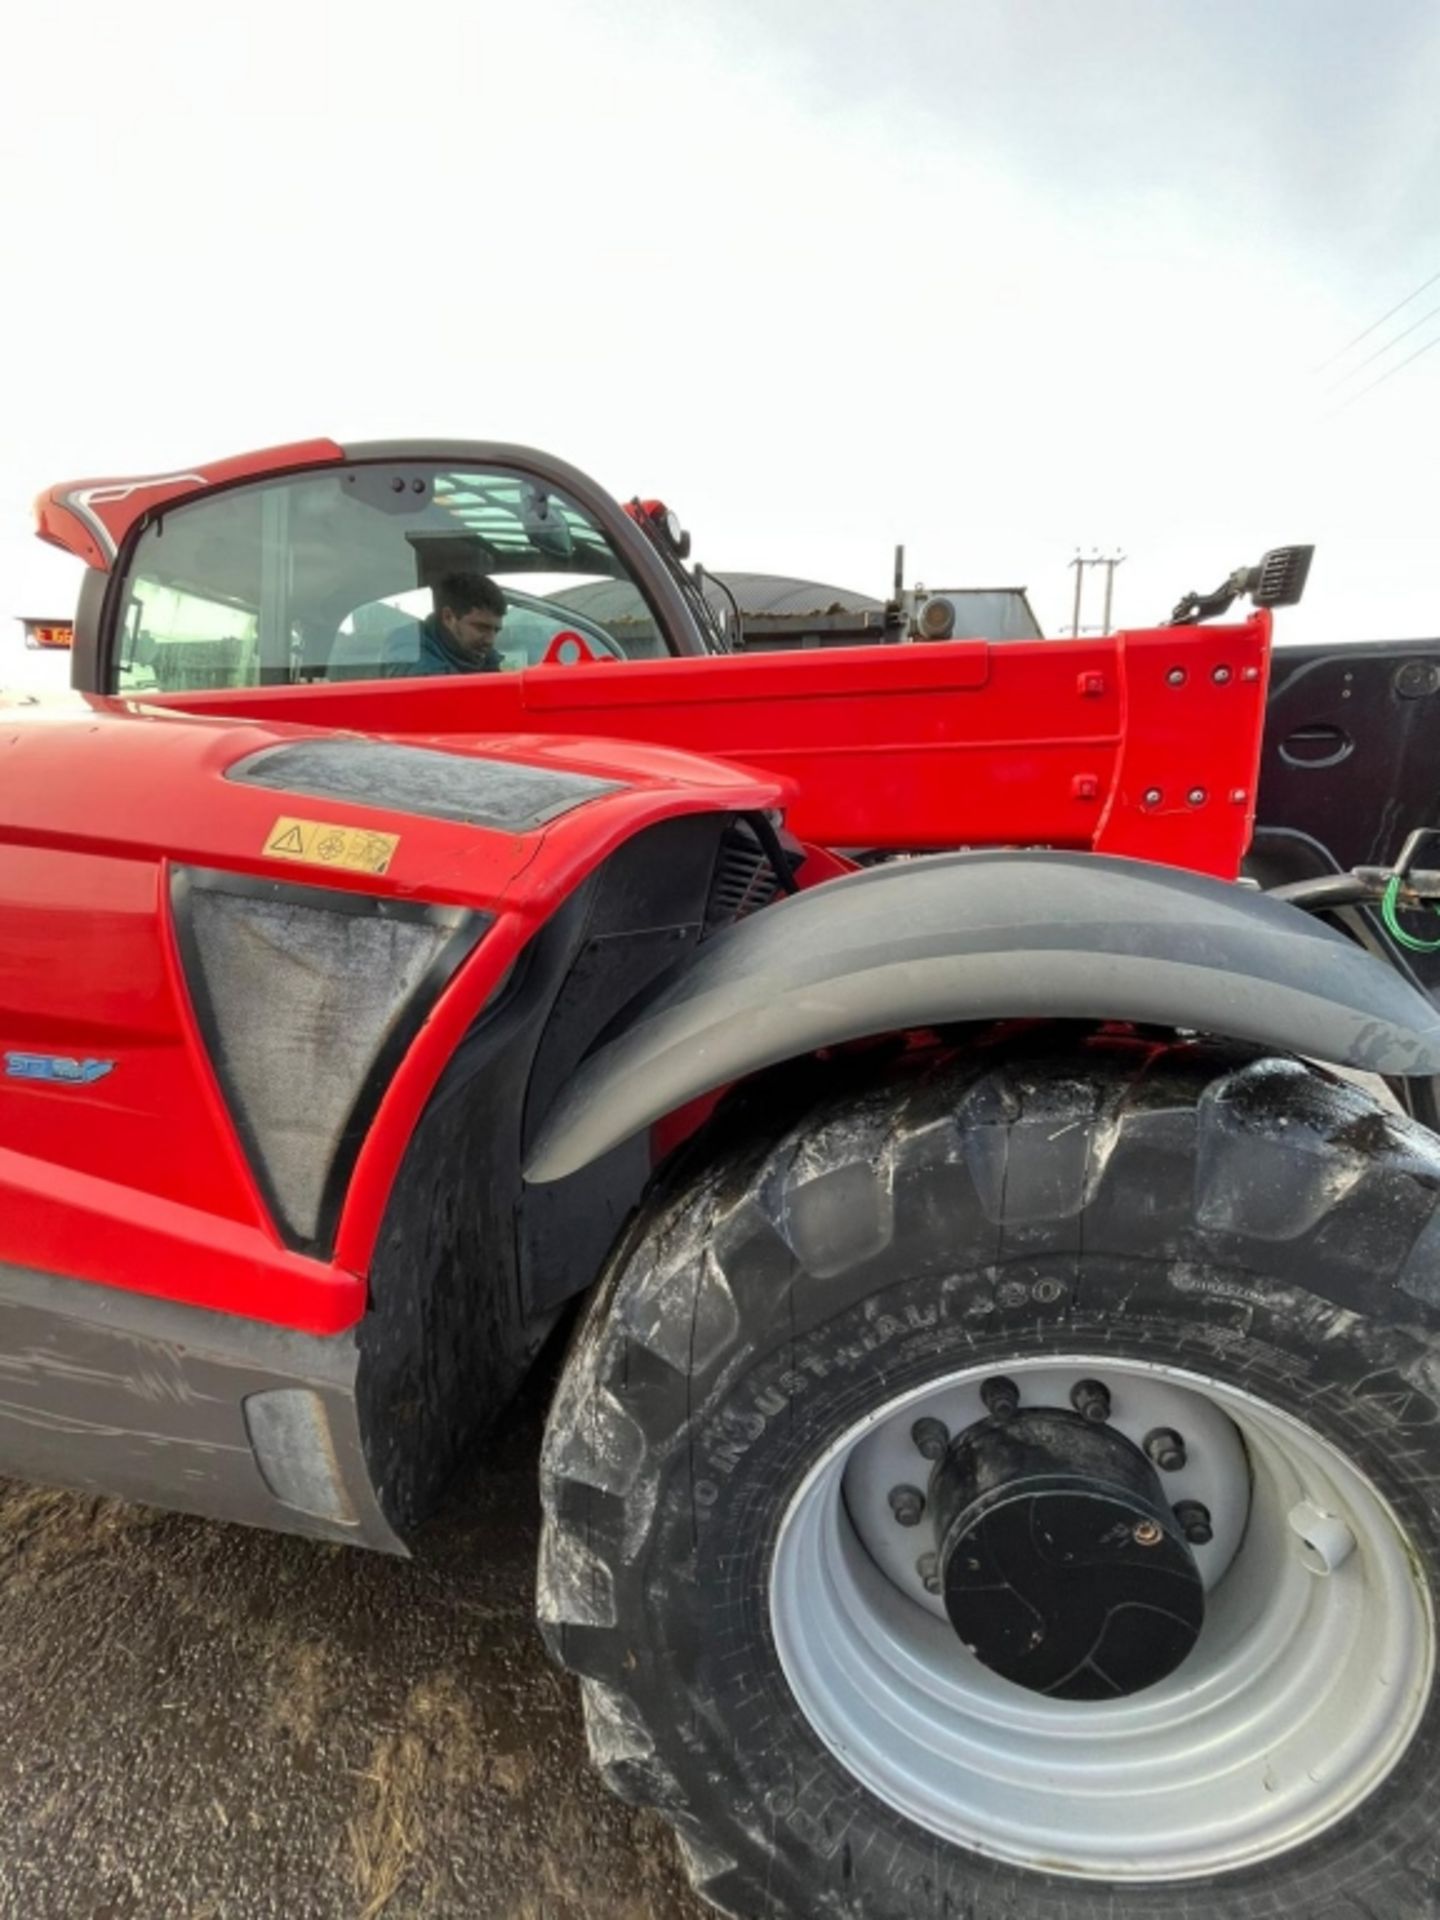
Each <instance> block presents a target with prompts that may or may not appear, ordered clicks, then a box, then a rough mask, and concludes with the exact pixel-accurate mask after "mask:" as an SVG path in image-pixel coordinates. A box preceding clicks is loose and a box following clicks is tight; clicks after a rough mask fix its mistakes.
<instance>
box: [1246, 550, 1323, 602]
mask: <svg viewBox="0 0 1440 1920" xmlns="http://www.w3.org/2000/svg"><path fill="white" fill-rule="evenodd" d="M1314 558H1315V549H1314V547H1272V548H1271V549H1270V551H1269V553H1267V554H1266V555H1265V557H1264V559H1263V560H1262V561H1261V562H1260V564H1259V566H1258V567H1252V568H1251V569H1250V583H1249V584H1250V598H1251V599H1252V600H1253V601H1254V602H1255V604H1256V606H1257V607H1298V606H1299V604H1300V596H1301V595H1302V594H1303V593H1304V591H1305V582H1306V580H1307V579H1308V578H1309V576H1310V562H1311V561H1312V560H1313V559H1314Z"/></svg>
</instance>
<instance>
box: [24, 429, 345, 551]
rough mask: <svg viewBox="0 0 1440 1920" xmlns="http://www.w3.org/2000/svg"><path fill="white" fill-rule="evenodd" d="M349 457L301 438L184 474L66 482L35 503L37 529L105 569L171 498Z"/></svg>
mask: <svg viewBox="0 0 1440 1920" xmlns="http://www.w3.org/2000/svg"><path fill="white" fill-rule="evenodd" d="M344 458H345V454H344V450H343V448H340V447H337V446H336V444H335V442H334V441H333V440H297V441H294V442H293V443H292V444H291V445H289V446H284V447H266V448H264V449H263V450H262V451H261V452H259V453H242V454H237V455H236V456H235V457H234V458H233V459H229V460H212V461H210V462H209V463H208V464H207V465H205V466H203V467H191V468H189V469H188V470H187V471H186V472H184V473H154V474H147V475H145V476H144V477H143V478H140V479H131V480H116V479H109V480H62V481H61V482H60V484H59V485H58V486H54V487H47V488H46V489H45V491H44V493H42V494H40V495H39V496H38V497H37V498H36V501H35V531H36V533H37V534H38V535H39V537H40V538H41V539H42V540H47V541H48V542H49V543H50V545H51V546H52V547H63V548H64V550H65V551H66V552H67V553H73V554H74V555H75V557H76V559H77V560H83V561H84V562H85V564H86V566H87V567H96V568H98V569H99V570H100V571H101V572H105V571H107V570H108V569H109V566H110V563H111V561H112V560H113V559H114V558H115V554H116V551H117V550H118V548H119V547H120V546H121V544H122V543H123V541H124V539H125V536H126V534H128V533H129V531H130V529H131V528H132V527H133V526H134V525H135V523H136V521H137V520H139V519H140V517H141V516H142V515H143V514H146V513H150V512H151V511H153V509H154V508H156V507H160V506H164V504H165V503H166V502H167V501H169V500H179V499H182V498H183V497H184V496H185V495H186V494H189V493H201V492H203V491H204V490H205V489H206V488H208V487H223V486H230V485H232V484H233V483H234V482H235V481H237V480H258V479H260V478H262V477H263V476H264V475H265V474H267V473H291V472H294V471H295V470H296V469H298V468H301V467H323V466H330V465H332V464H334V463H335V462H337V461H341V460H343V459H344Z"/></svg>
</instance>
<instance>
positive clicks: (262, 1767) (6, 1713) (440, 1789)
mask: <svg viewBox="0 0 1440 1920" xmlns="http://www.w3.org/2000/svg"><path fill="white" fill-rule="evenodd" d="M539 1433H540V1411H539V1402H538V1397H535V1398H533V1399H532V1401H531V1403H530V1404H528V1405H526V1406H523V1407H522V1408H521V1409H520V1410H519V1411H518V1413H517V1414H516V1415H515V1416H514V1417H513V1418H512V1419H511V1420H510V1421H509V1422H508V1423H507V1426H506V1429H505V1431H504V1432H503V1434H502V1435H500V1436H499V1437H498V1438H493V1439H492V1440H491V1442H490V1443H489V1445H488V1447H487V1448H486V1449H485V1458H484V1463H483V1466H481V1465H480V1464H478V1463H477V1465H476V1467H475V1469H474V1470H473V1471H471V1472H470V1473H468V1474H467V1475H465V1476H462V1480H461V1483H460V1484H458V1485H457V1486H456V1487H455V1489H454V1491H453V1493H452V1496H451V1499H450V1501H449V1503H448V1505H447V1509H446V1511H445V1513H444V1514H443V1515H442V1516H441V1518H440V1519H439V1520H438V1521H437V1522H436V1523H435V1525H434V1526H433V1527H432V1528H431V1529H430V1531H429V1533H428V1535H427V1537H426V1538H425V1540H424V1541H423V1543H421V1551H419V1552H418V1553H417V1556H416V1558H415V1559H414V1560H413V1561H410V1562H405V1561H399V1560H389V1559H384V1558H381V1557H380V1556H378V1555H372V1554H366V1553H360V1552H356V1551H353V1550H350V1549H346V1548H336V1547H329V1546H321V1545H316V1544H314V1543H312V1542H308V1541H302V1540H294V1539H289V1538H286V1537H282V1536H280V1535H272V1534H263V1533H252V1532H250V1531H249V1530H247V1529H245V1528H240V1527H221V1526H214V1525H210V1524H208V1523H205V1522H203V1521H197V1520H191V1519H186V1518H183V1517H178V1516H175V1515H171V1514H162V1513H156V1512H153V1511H151V1510H149V1509H142V1508H137V1507H127V1506H122V1505H119V1504H118V1503H116V1502H113V1501H106V1500H93V1499H85V1498H81V1497H78V1496H75V1495H71V1494H63V1493H54V1492H50V1491H46V1490H41V1489H36V1488H33V1487H26V1486H21V1485H18V1484H16V1483H13V1482H4V1481H0V1831H3V1836H4V1837H3V1840H0V1915H3V1916H4V1920H10V1916H15V1917H16V1920H62V1917H63V1920H172V1916H173V1920H271V1917H272V1916H274V1920H281V1917H282V1916H283V1920H379V1917H380V1916H382V1915H383V1916H384V1920H468V1917H469V1916H479V1917H480V1920H582V1916H583V1920H703V1916H705V1915H706V1914H707V1913H708V1912H709V1909H706V1908H703V1907H701V1906H700V1905H699V1904H698V1903H697V1902H695V1901H694V1900H693V1899H691V1898H690V1897H689V1895H688V1893H687V1892H686V1890H685V1886H684V1882H683V1876H682V1875H681V1873H680V1870H679V1868H678V1866H677V1864H676V1861H675V1857H674V1853H673V1849H672V1846H671V1842H670V1839H669V1835H668V1830H667V1829H665V1828H664V1827H662V1826H661V1825H660V1823H659V1822H658V1821H656V1820H654V1819H653V1818H652V1817H651V1816H649V1815H645V1814H638V1813H635V1812H633V1811H632V1810H631V1809H629V1808H627V1807H624V1806H621V1805H620V1804H619V1803H618V1802H616V1801H614V1800H612V1799H611V1798H610V1797H609V1796H608V1795H607V1794H605V1793H604V1792H603V1791H602V1790H601V1789H600V1787H599V1786H598V1784H597V1783H596V1782H595V1781H594V1780H593V1779H592V1778H591V1776H590V1773H589V1771H588V1769H587V1766H586V1763H585V1755H584V1741H583V1737H582V1735H581V1731H580V1714H579V1707H578V1703H577V1700H576V1698H575V1693H574V1689H573V1686H572V1685H571V1683H570V1682H569V1681H567V1680H566V1679H564V1678H563V1677H562V1676H561V1675H559V1674H558V1673H556V1672H555V1671H554V1670H553V1669H552V1668H551V1667H550V1666H549V1664H548V1662H547V1660H546V1658H545V1654H544V1651H543V1649H542V1647H541V1645H540V1641H539V1638H538V1635H537V1634H536V1632H535V1629H534V1627H533V1625H532V1623H531V1586H532V1570H533V1565H534V1555H535V1541H536V1533H537V1527H538V1513H537V1502H536V1495H535V1458H536V1450H537V1447H538V1445H539Z"/></svg>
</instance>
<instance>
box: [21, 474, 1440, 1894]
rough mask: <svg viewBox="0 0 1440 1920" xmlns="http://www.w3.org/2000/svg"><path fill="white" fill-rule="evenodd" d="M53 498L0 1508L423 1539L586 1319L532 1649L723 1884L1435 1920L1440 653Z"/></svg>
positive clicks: (47, 525)
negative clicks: (722, 594)
mask: <svg viewBox="0 0 1440 1920" xmlns="http://www.w3.org/2000/svg"><path fill="white" fill-rule="evenodd" d="M38 512H39V521H40V531H41V533H42V534H43V536H44V537H46V538H47V539H49V540H51V541H54V542H57V543H58V544H59V545H61V546H63V547H66V548H68V549H69V550H71V551H72V552H73V553H75V554H76V555H77V556H78V557H79V559H80V560H81V561H82V562H83V563H84V566H85V574H84V580H83V585H82V587H81V590H80V595H79V605H78V612H77V618H76V624H75V636H74V652H73V665H74V676H75V684H76V686H77V687H79V688H80V689H81V690H82V692H83V693H84V694H85V696H86V697H85V699H84V701H83V703H78V704H77V705H75V706H74V707H72V708H67V709H64V710H59V709H52V710H45V709H35V710H17V711H15V712H7V714H6V715H5V717H4V724H3V727H0V942H3V944H0V1050H3V1061H4V1071H3V1075H0V1367H3V1372H4V1380H5V1386H4V1392H3V1401H0V1408H3V1417H0V1469H3V1470H4V1471H6V1472H9V1473H13V1474H17V1475H20V1476H22V1477H31V1478H33V1479H35V1480H38V1481H45V1482H54V1483H58V1484H62V1485H69V1486H72V1487H79V1488H83V1489H87V1490H90V1491H96V1492H109V1493H114V1494H119V1495H122V1496H125V1497H127V1498H131V1499H134V1500H139V1501H151V1502H155V1503H157V1504H160V1505H162V1506H169V1507H173V1508H178V1509H183V1510H186V1511H188V1512H192V1513H199V1514H205V1515H212V1516H215V1517H217V1518H220V1519H226V1520H237V1521H244V1522H248V1523H251V1524H257V1525H262V1526H269V1527H278V1528H286V1529H290V1530H293V1531H296V1532H300V1533H306V1534H311V1535H313V1536H315V1537H317V1538H318V1539H321V1540H326V1541H351V1542H354V1543H356V1544H358V1545H362V1546H368V1547H372V1548H378V1549H381V1550H385V1551H390V1552H403V1551H406V1542H407V1540H409V1539H410V1538H411V1537H413V1536H414V1534H415V1532H416V1529H417V1528H418V1527H419V1526H420V1523H421V1522H422V1521H423V1520H424V1518H425V1516H426V1514H427V1512H428V1511H429V1510H430V1508H431V1507H432V1505H433V1504H434V1501H435V1499H436V1497H437V1494H438V1493H439V1491H440V1489H441V1488H442V1486H443V1485H444V1483H445V1481H446V1479H447V1476H448V1475H449V1474H450V1472H451V1470H452V1468H453V1466H454V1464H455V1462H456V1460H457V1458H458V1456H459V1455H460V1454H461V1453H462V1452H463V1451H464V1450H465V1449H466V1448H467V1447H468V1446H470V1445H471V1443H472V1442H473V1441H474V1439H475V1437H476V1435H477V1434H478V1433H479V1432H480V1431H481V1430H482V1429H483V1428H484V1427H485V1426H486V1425H487V1424H488V1423H491V1422H493V1421H494V1420H496V1419H497V1418H498V1417H500V1416H502V1415H503V1412H504V1409H505V1407H506V1405H507V1403H508V1402H509V1401H510V1399H511V1397H512V1396H513V1394H514V1393H515V1390H516V1388H517V1386H518V1385H519V1383H520V1382H521V1380H522V1379H523V1377H524V1376H525V1374H526V1372H527V1369H528V1368H529V1367H530V1366H531V1364H532V1362H533V1360H534V1359H535V1356H536V1355H537V1353H539V1351H540V1350H541V1348H542V1346H543V1345H544V1344H545V1343H546V1342H547V1340H548V1339H549V1338H550V1337H551V1336H552V1334H554V1333H555V1332H556V1330H557V1329H558V1328H560V1327H561V1326H562V1325H563V1324H565V1323H566V1322H573V1337H572V1343H571V1346H570V1350H569V1357H568V1360H567V1361H566V1363H565V1367H564V1371H563V1374H562V1376H561V1378H560V1383H559V1386H558V1388H557V1390H556V1393H555V1397H554V1401H553V1405H552V1408H551V1411H550V1416H549V1422H548V1429H547V1434H546V1439H545V1443H544V1450H543V1457H542V1461H541V1478H542V1485H543V1497H544V1505H545V1525H544V1537H543V1545H542V1551H541V1559H540V1566H539V1571H538V1582H537V1586H538V1614H539V1620H540V1625H541V1629H542V1631H543V1633H544V1635H545V1637H546V1640H547V1642H548V1644H549V1646H550V1648H551V1649H552V1651H553V1653H554V1654H555V1656H556V1658H557V1659H559V1660H560V1661H561V1662H563V1664H564V1665H565V1666H567V1667H568V1668H570V1669H571V1670H572V1671H574V1672H575V1673H576V1674H578V1675H579V1677H580V1687H581V1690H582V1693H583V1697H584V1707H585V1714H586V1720H587V1725H588V1729H589V1737H590V1744H591V1749H592V1752H593V1755H594V1758H595V1761H596V1763H597V1764H598V1766H599V1767H600V1768H601V1769H602V1771H603V1773H604V1775H605V1777H606V1779H607V1780H608V1781H609V1783H610V1784H611V1785H612V1786H613V1787H614V1788H615V1790H616V1791H617V1792H619V1793H620V1794H622V1795H624V1796H625V1797H626V1798H628V1799H631V1800H635V1801H640V1802H644V1803H646V1804H648V1805H651V1806H654V1807H656V1808H658V1809H659V1811H660V1812H661V1813H662V1814H663V1815H664V1817H665V1818H666V1819H668V1820H669V1821H670V1822H671V1823H672V1824H673V1826H674V1827H675V1829H676V1831H677V1833H678V1835H679V1838H680V1843H681V1846H682V1848H683V1851H684V1854H685V1858H686V1861H687V1863H688V1866H689V1869H690V1872H691V1874H692V1876H693V1878H694V1881H695V1884H696V1885H697V1887H698V1888H699V1889H700V1890H701V1891H702V1893H703V1894H704V1895H705V1896H706V1897H707V1898H708V1899H710V1900H711V1901H712V1902H714V1903H715V1905H716V1906H718V1907H720V1908H721V1909H722V1910H724V1911H727V1912H730V1913H733V1914H737V1915H746V1916H757V1917H758V1916H761V1915H764V1916H790V1917H791V1920H800V1917H801V1916H823V1917H824V1920H942V1916H948V1917H949V1920H959V1917H960V1916H966V1917H967V1920H1182V1916H1183V1920H1221V1916H1223V1920H1262V1916H1263V1917H1264V1920H1272V1917H1273V1916H1275V1915H1279V1914H1284V1915H1287V1916H1305V1917H1306V1920H1433V1916H1434V1915H1435V1914H1437V1913H1440V1893H1437V1887H1440V1822H1437V1819H1436V1812H1435V1809H1436V1805H1437V1796H1440V1698H1437V1692H1436V1684H1435V1680H1436V1675H1435V1666H1436V1645H1437V1627H1436V1585H1437V1579H1440V1137H1437V1134H1436V1131H1435V1123H1436V1119H1437V1115H1436V1106H1435V1088H1436V1086H1437V1084H1440V1008H1437V1003H1436V1000H1435V998H1434V991H1435V988H1436V986H1437V983H1440V976H1437V960H1436V958H1435V956H1434V954H1433V946H1434V939H1433V936H1434V935H1435V934H1436V933H1437V932H1440V922H1437V920H1436V919H1435V916H1434V913H1433V911H1432V908H1431V905H1430V902H1431V901H1432V900H1433V899H1434V898H1435V897H1436V896H1437V895H1440V872H1437V871H1436V865H1440V862H1437V863H1434V864H1427V850H1429V851H1433V848H1434V845H1435V842H1434V841H1432V840H1430V839H1429V838H1428V830H1430V829H1431V828H1433V827H1434V825H1435V824H1436V822H1437V821H1440V804H1437V803H1440V792H1437V789H1440V755H1437V752H1436V746H1437V733H1436V716H1437V713H1440V643H1419V644H1415V645H1410V646H1405V647H1389V646H1380V645H1375V646H1364V647H1361V646H1355V647H1347V648H1338V649H1335V648H1332V649H1328V650H1322V651H1316V650H1286V649H1279V650H1277V651H1276V652H1275V653H1274V654H1273V655H1272V651H1271V609H1272V608H1274V607H1277V606H1283V605H1286V604H1290V603H1292V602H1293V601H1294V600H1295V599H1296V598H1297V597H1298V593H1299V590H1300V587H1301V584H1302V582H1303V574H1304V571H1305V568H1306V566H1307V565H1308V558H1309V555H1308V550H1307V549H1296V548H1292V549H1281V550H1279V551H1278V552H1276V553H1274V554H1271V555H1269V556H1267V557H1266V560H1265V561H1264V562H1262V563H1261V565H1260V566H1259V567H1256V568H1249V569H1241V570H1240V571H1239V572H1238V573H1237V574H1235V575H1232V576H1231V578H1230V579H1229V580H1228V581H1227V582H1226V583H1225V586H1224V587H1223V588H1222V589H1220V590H1219V591H1218V592H1217V593H1215V594H1213V595H1198V594H1196V595H1190V596H1187V598H1186V600H1185V601H1183V602H1182V603H1181V605H1180V607H1179V608H1177V609H1176V613H1175V616H1174V617H1173V618H1172V620H1171V622H1170V623H1168V624H1165V625H1161V626H1157V627H1155V628H1153V629H1147V630H1143V631H1131V632H1125V633H1119V634H1113V635H1110V636H1107V637H1105V638H1103V639H1102V638H1095V639H1086V638H1082V639H1075V640H1071V641H1040V640H1035V641H1024V640H1022V641H1009V642H1007V643H1005V644H1004V645H1000V646H991V645H989V644H987V643H985V642H983V641H963V640H961V641H953V642H945V643H943V644H933V645H925V644H919V645H906V646H874V647H859V648H854V649H849V650H846V651H843V652H835V653H814V652H810V653H798V654H790V655H773V656H759V657H757V656H748V657H747V656H746V655H744V654H743V653H739V652H735V651H732V650H731V648H730V645H729V641H730V640H731V639H733V634H729V633H727V632H726V631H725V630H724V629H723V628H721V627H719V626H717V624H716V621H715V617H714V614H713V610H712V603H711V601H710V600H708V599H707V598H706V596H705V594H704V593H703V592H702V591H701V590H700V588H699V585H698V584H697V580H696V576H695V574H694V572H693V571H692V570H691V569H689V568H688V567H687V566H686V565H685V564H684V563H683V562H684V549H685V546H686V541H685V538H684V536H683V533H682V532H681V530H680V528H679V526H678V523H677V522H676V521H675V520H674V517H673V515H671V514H670V513H669V512H668V511H667V510H666V509H665V508H664V507H663V506H662V505H661V504H660V503H658V502H653V501H651V502H640V501H636V502H633V503H632V504H631V506H630V507H629V508H622V507H621V506H619V505H617V504H616V502H614V501H613V500H612V499H610V498H609V497H608V496H607V495H606V494H605V493H604V492H603V491H602V490H601V489H600V488H598V487H597V486H596V485H595V484H594V483H593V482H591V481H590V480H588V479H586V478H585V476H583V475H582V474H580V473H577V472H575V471H574V470H573V469H571V468H569V467H567V466H565V465H563V464H561V463H560V462H558V461H556V460H554V459H551V458H548V457H547V456H544V455H541V454H537V453H534V452H531V451H529V450H527V449H523V448H518V447H513V446H505V445H491V444H470V443H459V442H454V443H451V442H447V443H439V444H426V443H416V444H384V445H370V446H352V447H341V446H339V445H336V444H334V443H332V442H329V441H314V442H308V443H305V444H302V445H297V446H292V447H286V448H281V449H278V450H273V451H270V452H267V453H261V454H255V455H251V456H248V457H245V458H242V459H238V460H232V461H228V462H225V463H223V464H219V465H214V466H204V467H197V468H195V469H194V470H193V471H190V472H185V473H175V474H169V475H164V476H159V477H151V478H146V479H111V480H94V481H85V482H79V483H75V484H72V485H68V486H61V487H57V488H55V489H53V490H52V491H51V492H49V493H48V494H46V495H44V496H42V499H41V501H40V503H39V507H38ZM597 583H606V584H607V591H606V592H605V593H604V594H596V593H595V592H594V591H593V589H594V588H595V587H596V585H597ZM582 587H583V588H585V589H586V591H585V592H583V593H580V592H577V589H580V588H582ZM567 596H574V597H575V602H576V604H575V605H574V606H573V607H572V606H570V605H569V604H568V601H567ZM1242 597H1249V598H1250V599H1251V600H1253V602H1254V603H1255V604H1254V610H1253V612H1251V613H1249V614H1248V615H1247V616H1246V617H1243V618H1239V619H1234V620H1231V621H1229V622H1228V623H1227V622H1225V621H1224V620H1223V616H1224V615H1225V614H1226V613H1227V611H1228V609H1229V608H1230V606H1231V604H1232V603H1233V602H1234V601H1235V600H1236V599H1237V598H1242ZM618 609H623V618H622V617H621V613H620V611H617V610H618ZM607 615H608V617H609V618H610V619H611V620H612V622H613V627H607V625H606V616H607ZM1217 621H1218V622H1219V624H1216V623H1215V622H1217ZM467 622H469V623H470V625H469V626H467V625H466V624H465V623H467ZM622 631H623V636H624V637H623V641H622V640H620V639H617V637H616V634H617V632H622ZM462 642H463V645H462ZM452 643H453V644H452ZM427 649H428V651H427ZM457 649H459V650H460V651H461V656H462V657H460V658H459V659H458V661H457V659H455V658H452V655H454V654H455V653H456V651H457ZM464 649H471V650H470V651H468V652H465V651H464ZM422 1544H423V1543H422Z"/></svg>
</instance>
